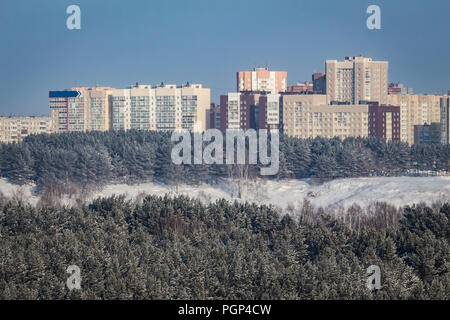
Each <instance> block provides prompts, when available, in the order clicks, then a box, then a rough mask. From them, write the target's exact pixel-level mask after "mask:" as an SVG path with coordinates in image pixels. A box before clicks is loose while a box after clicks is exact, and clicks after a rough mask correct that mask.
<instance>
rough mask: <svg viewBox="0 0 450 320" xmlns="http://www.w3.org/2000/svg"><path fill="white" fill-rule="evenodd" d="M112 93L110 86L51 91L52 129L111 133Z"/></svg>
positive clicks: (56, 130) (57, 130)
mask: <svg viewBox="0 0 450 320" xmlns="http://www.w3.org/2000/svg"><path fill="white" fill-rule="evenodd" d="M112 90H113V88H110V87H78V88H72V89H71V90H65V91H50V92H49V99H50V110H51V113H52V123H53V130H54V131H55V132H69V131H83V132H84V131H91V130H95V131H107V130H110V124H111V115H110V110H111V92H112Z"/></svg>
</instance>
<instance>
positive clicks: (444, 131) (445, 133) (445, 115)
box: [440, 97, 450, 160]
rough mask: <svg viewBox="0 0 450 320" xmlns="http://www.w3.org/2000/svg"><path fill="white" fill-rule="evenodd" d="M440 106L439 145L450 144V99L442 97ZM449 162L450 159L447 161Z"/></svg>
mask: <svg viewBox="0 0 450 320" xmlns="http://www.w3.org/2000/svg"><path fill="white" fill-rule="evenodd" d="M440 100H441V101H440V104H441V122H440V125H441V129H440V131H441V143H442V144H449V143H450V97H442V98H441V99H440ZM449 160H450V159H449Z"/></svg>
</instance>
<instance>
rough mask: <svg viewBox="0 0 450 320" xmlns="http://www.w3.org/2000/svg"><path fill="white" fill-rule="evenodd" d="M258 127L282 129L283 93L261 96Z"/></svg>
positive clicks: (258, 109)
mask: <svg viewBox="0 0 450 320" xmlns="http://www.w3.org/2000/svg"><path fill="white" fill-rule="evenodd" d="M256 110H257V119H258V120H257V128H256V129H267V130H269V131H270V130H271V129H275V130H277V129H280V127H281V119H282V116H283V114H282V112H281V95H280V94H266V95H262V96H260V97H259V105H258V108H257V109H256Z"/></svg>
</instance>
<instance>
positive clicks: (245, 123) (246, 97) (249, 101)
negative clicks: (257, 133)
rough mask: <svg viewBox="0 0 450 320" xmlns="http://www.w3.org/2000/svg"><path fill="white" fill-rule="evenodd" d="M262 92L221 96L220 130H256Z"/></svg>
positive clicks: (233, 93) (231, 93) (234, 93)
mask: <svg viewBox="0 0 450 320" xmlns="http://www.w3.org/2000/svg"><path fill="white" fill-rule="evenodd" d="M262 95H265V93H261V92H252V91H248V92H230V93H228V94H227V95H221V96H220V129H221V130H227V129H230V130H237V129H244V130H247V129H250V128H253V129H255V128H256V127H257V119H258V118H259V116H258V110H257V108H258V106H259V101H260V97H261V96H262Z"/></svg>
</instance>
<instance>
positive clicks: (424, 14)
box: [0, 0, 450, 116]
mask: <svg viewBox="0 0 450 320" xmlns="http://www.w3.org/2000/svg"><path fill="white" fill-rule="evenodd" d="M71 4H77V5H79V6H80V8H81V15H82V17H81V20H82V22H81V30H68V29H67V28H66V19H67V17H68V14H66V8H67V7H68V6H69V5H71ZM370 4H376V5H379V6H380V7H381V16H382V17H381V19H382V22H381V24H382V29H381V30H368V29H367V28H366V19H367V17H368V15H367V14H366V8H367V7H368V6H369V5H370ZM449 12H450V1H447V0H428V1H424V0H407V1H406V0H405V1H404V0H389V1H377V0H371V1H365V0H342V1H336V0H277V1H275V0H272V1H266V0H240V1H238V0H222V1H217V0H188V1H181V0H164V1H162V0H160V1H153V0H127V1H124V0H123V1H118V0H82V1H75V0H69V1H66V0H39V1H38V0H26V1H25V0H0V115H4V116H5V115H10V114H14V115H44V114H49V113H50V111H49V107H48V91H49V90H59V89H66V88H70V87H72V86H89V85H95V84H98V85H106V86H112V87H126V86H128V85H130V84H133V83H135V82H139V83H150V84H153V85H155V84H158V83H160V82H162V81H164V82H167V83H176V84H180V83H185V82H186V81H189V82H191V83H193V82H199V83H203V84H204V85H205V86H206V87H210V88H211V90H212V101H215V102H218V100H219V99H218V97H219V95H220V94H223V93H226V92H228V91H234V90H235V86H236V84H235V82H236V80H235V79H236V71H239V70H247V69H250V68H252V67H253V66H268V67H269V68H271V69H274V70H277V69H278V70H286V71H288V83H289V84H295V83H296V82H297V81H302V80H309V79H310V78H311V74H312V73H313V72H314V71H318V72H320V71H322V72H323V71H324V65H325V60H326V59H342V58H343V57H344V56H354V55H360V54H361V55H364V56H369V57H372V58H374V59H375V60H388V61H389V62H390V65H389V80H390V81H394V82H402V83H404V84H405V85H407V86H409V87H412V88H414V90H415V92H420V93H436V92H438V93H440V92H442V91H445V92H446V91H447V90H450V59H449V56H450V24H449V23H448V13H449Z"/></svg>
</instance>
